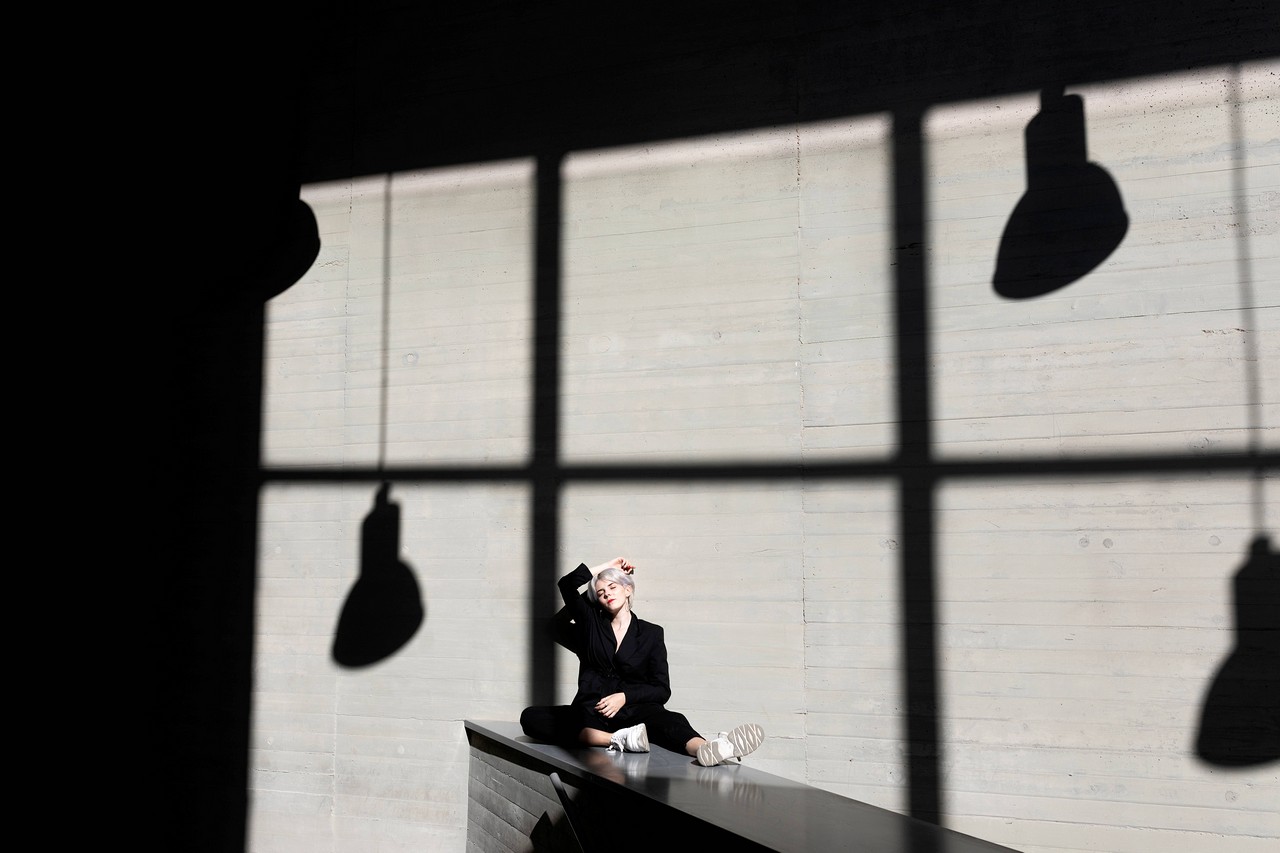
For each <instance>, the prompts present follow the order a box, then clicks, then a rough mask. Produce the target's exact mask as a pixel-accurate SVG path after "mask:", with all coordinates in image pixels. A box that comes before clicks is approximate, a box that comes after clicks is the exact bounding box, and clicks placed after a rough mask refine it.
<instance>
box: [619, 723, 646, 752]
mask: <svg viewBox="0 0 1280 853" xmlns="http://www.w3.org/2000/svg"><path fill="white" fill-rule="evenodd" d="M609 751H610V752H648V751H649V730H648V729H647V728H645V725H644V723H637V724H636V725H634V726H630V727H628V728H625V729H618V730H617V731H616V732H614V733H613V735H612V736H611V737H610V738H609Z"/></svg>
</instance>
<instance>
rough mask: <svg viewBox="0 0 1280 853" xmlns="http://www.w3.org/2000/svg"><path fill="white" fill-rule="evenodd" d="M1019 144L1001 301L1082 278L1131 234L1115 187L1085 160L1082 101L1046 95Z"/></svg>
mask: <svg viewBox="0 0 1280 853" xmlns="http://www.w3.org/2000/svg"><path fill="white" fill-rule="evenodd" d="M1025 139H1026V173H1027V191H1026V192H1025V193H1024V194H1023V195H1022V198H1020V199H1019V200H1018V203H1017V205H1016V206H1015V207H1014V209H1013V213H1012V214H1011V215H1010V217H1009V221H1008V223H1007V224H1006V225H1005V229H1004V234H1003V235H1002V236H1001V238H1000V250H999V254H998V256H997V258H996V269H995V275H994V277H993V281H992V283H993V285H994V287H995V291H996V293H998V294H999V295H1000V296H1003V297H1005V298H1006V299H1027V298H1030V297H1034V296H1043V295H1044V294H1046V293H1052V292H1053V291H1055V290H1058V289H1059V288H1062V287H1065V286H1066V285H1068V284H1071V283H1072V282H1073V281H1076V280H1077V279H1079V278H1082V277H1083V276H1085V275H1087V274H1088V273H1090V272H1092V271H1093V270H1094V269H1096V268H1097V267H1098V265H1099V264H1101V263H1102V262H1103V261H1104V260H1106V259H1107V257H1108V256H1109V255H1110V254H1111V253H1112V252H1114V251H1115V249H1116V247H1118V246H1119V245H1120V242H1121V241H1122V240H1123V239H1124V235H1125V233H1126V232H1127V231H1128V229H1129V217H1128V215H1127V214H1126V213H1125V209H1124V202H1123V200H1122V199H1121V197H1120V190H1119V189H1118V188H1117V187H1116V184H1115V181H1114V180H1112V178H1111V175H1110V174H1108V173H1107V171H1106V170H1105V169H1103V168H1102V167H1101V166H1099V165H1098V164H1096V163H1090V162H1089V161H1088V159H1087V150H1088V149H1087V146H1086V141H1085V124H1084V100H1083V98H1081V97H1080V96H1079V95H1066V94H1063V91H1062V89H1061V88H1060V87H1059V88H1049V89H1045V90H1044V91H1043V92H1041V95H1040V112H1039V113H1037V114H1036V116H1035V117H1034V118H1033V119H1031V121H1030V122H1029V123H1028V124H1027V129H1026V132H1025Z"/></svg>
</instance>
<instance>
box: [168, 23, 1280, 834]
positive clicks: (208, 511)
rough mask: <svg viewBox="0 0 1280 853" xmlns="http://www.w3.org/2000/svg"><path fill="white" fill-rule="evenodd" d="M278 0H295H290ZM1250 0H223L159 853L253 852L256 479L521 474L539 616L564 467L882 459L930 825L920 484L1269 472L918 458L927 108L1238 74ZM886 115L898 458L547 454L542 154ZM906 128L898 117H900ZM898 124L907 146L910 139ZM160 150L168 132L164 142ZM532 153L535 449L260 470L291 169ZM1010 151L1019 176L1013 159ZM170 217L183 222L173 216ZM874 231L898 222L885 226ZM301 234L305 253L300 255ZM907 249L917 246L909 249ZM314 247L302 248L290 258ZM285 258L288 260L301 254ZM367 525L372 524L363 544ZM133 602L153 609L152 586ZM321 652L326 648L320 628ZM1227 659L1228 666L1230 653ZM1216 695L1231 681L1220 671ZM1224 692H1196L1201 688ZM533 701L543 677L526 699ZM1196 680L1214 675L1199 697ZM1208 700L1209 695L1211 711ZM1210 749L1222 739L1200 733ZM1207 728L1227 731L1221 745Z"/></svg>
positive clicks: (829, 470) (189, 314)
mask: <svg viewBox="0 0 1280 853" xmlns="http://www.w3.org/2000/svg"><path fill="white" fill-rule="evenodd" d="M286 5H287V4H286ZM1276 25H1277V10H1276V8H1275V5H1274V3H1272V2H1270V0H1240V2H1230V3H1228V2H1221V3H1214V2H1209V3H1204V2H1191V0H1175V2H1170V3H1160V4H1155V3H1142V2H1135V3H1126V4H1115V3H1110V2H1103V0H1081V2H1079V3H1076V4H1072V5H1070V6H1062V5H1061V4H1030V5H1023V6H1018V7H1012V6H1010V5H1009V4H1005V3H995V2H979V3H976V4H943V3H926V2H911V0H907V2H900V3H894V4H854V3H834V2H832V3H824V2H816V0H815V2H790V3H782V4H759V5H751V4H745V5H744V4H742V3H740V2H728V0H707V1H706V2H696V3H681V4H676V3H672V2H664V1H663V0H660V2H658V3H656V4H648V5H645V6H641V7H634V8H627V9H621V10H614V11H613V12H611V13H610V14H607V15H606V14H600V15H588V14H586V13H584V12H583V10H581V9H574V8H568V7H567V6H566V7H561V6H556V5H552V6H547V5H546V4H520V3H512V2H510V0H478V2H475V3H471V4H416V3H403V2H395V0H371V2H369V3H365V4H361V5H359V6H354V5H349V4H345V3H333V2H329V3H319V4H310V5H308V6H306V7H301V6H299V7H296V8H291V9H285V10H281V15H280V17H279V19H278V20H277V21H275V22H274V23H268V22H264V21H263V20H262V16H261V15H260V14H258V13H256V12H255V13H254V14H249V13H248V12H247V10H246V9H245V8H240V7H238V6H234V5H233V6H232V7H229V8H224V9H221V10H220V11H219V12H218V13H217V14H216V15H215V16H214V18H213V19H212V20H210V21H209V22H208V25H207V26H206V27H205V28H204V31H203V40H202V41H201V42H200V43H199V44H198V45H197V46H195V47H193V48H192V49H191V50H190V51H187V52H186V53H185V54H183V55H182V57H181V60H182V62H180V64H179V67H178V68H176V69H166V71H170V70H172V71H173V72H174V74H175V75H176V79H177V80H178V81H179V82H180V83H181V84H183V86H184V88H183V89H182V99H183V103H184V109H186V110H187V114H186V115H185V116H180V117H179V118H178V119H175V121H177V122H179V125H180V126H178V127H177V129H176V131H175V133H174V135H173V137H172V140H174V141H175V145H174V146H173V147H174V148H175V149H176V150H177V152H178V153H177V155H176V157H177V161H178V163H177V168H176V169H175V171H174V174H173V185H172V188H171V195H170V196H168V197H166V198H163V199H161V200H160V207H161V212H162V214H164V215H165V216H166V217H169V218H171V219H173V218H180V224H179V225H178V226H177V227H176V228H175V229H174V230H175V231H181V232H182V233H180V234H175V235H172V236H173V239H170V240H168V243H169V244H170V245H169V246H168V247H167V249H168V251H167V252H166V254H165V256H164V257H165V258H166V260H165V261H164V262H162V263H161V264H159V265H158V271H157V274H156V276H155V279H156V281H155V286H154V290H153V291H151V293H150V295H151V297H152V298H153V299H154V302H155V304H156V306H157V307H158V310H159V311H160V312H161V316H160V319H158V320H148V321H147V322H148V324H151V325H156V326H163V328H160V329H159V332H160V334H159V335H158V336H157V342H158V343H160V344H161V347H160V353H161V355H160V358H162V359H165V360H166V362H167V366H169V367H170V371H169V372H168V373H166V374H165V375H164V376H162V377H160V378H159V379H158V380H157V382H156V385H155V387H154V388H153V389H149V390H153V391H154V394H155V396H156V397H158V398H159V399H161V400H163V401H164V402H165V403H166V404H169V411H168V412H167V413H166V415H165V417H164V419H163V420H162V422H161V424H160V427H159V430H160V431H163V432H164V433H165V437H166V438H167V439H168V440H169V442H171V443H172V444H173V445H174V446H175V447H176V450H175V452H174V454H173V455H172V456H169V457H166V460H168V459H172V460H173V464H171V465H170V466H169V469H170V470H169V471H168V472H167V477H168V479H167V480H166V482H165V484H164V486H165V487H164V488H163V489H162V491H161V493H162V494H165V495H170V496H172V500H171V501H170V502H169V503H170V505H169V506H168V507H166V510H167V511H168V513H170V514H171V515H166V516H165V517H164V518H162V520H161V523H162V526H163V527H164V528H165V530H166V532H172V533H173V535H174V538H175V540H176V547H175V548H172V549H170V550H168V551H167V552H166V553H167V554H176V555H177V557H176V559H174V560H171V561H167V562H166V564H165V565H164V566H163V574H162V575H159V576H160V577H162V578H163V579H162V580H161V581H160V583H161V588H162V592H163V595H162V597H163V599H164V601H163V603H162V607H161V608H160V612H161V614H162V615H161V618H160V628H161V630H160V634H159V637H158V638H157V640H158V645H160V646H161V648H162V649H163V651H162V653H161V654H160V655H159V656H158V663H159V665H158V681H159V684H160V687H159V691H160V693H161V694H162V696H161V702H160V703H159V714H158V715H159V716H160V718H161V719H162V731H161V736H160V737H159V738H158V741H159V742H160V743H161V747H160V750H161V752H162V767H163V776H164V779H165V782H166V784H165V785H164V788H165V793H166V798H165V800H164V801H163V802H162V803H161V804H160V805H159V806H158V808H159V810H160V811H161V812H162V814H163V818H162V819H163V820H165V821H166V823H167V828H168V829H169V833H168V835H167V837H166V838H165V840H164V844H163V845H162V846H163V847H164V848H165V849H169V850H186V851H192V853H196V852H197V851H206V850H207V851H226V853H239V852H240V851H243V850H244V849H245V832H246V815H247V790H248V788H247V786H248V773H249V758H248V755H249V731H250V712H249V709H250V699H251V689H252V664H253V630H254V613H253V608H254V590H255V582H256V581H255V578H256V559H257V553H258V545H259V543H258V542H257V538H256V537H257V526H258V508H257V507H258V500H259V493H260V489H261V487H262V485H263V484H264V483H268V482H271V483H305V482H318V481H335V480H337V481H347V482H356V481H367V482H369V483H382V482H401V483H407V482H414V483H422V482H461V481H468V480H473V481H476V480H492V481H498V480H501V481H506V482H510V481H513V480H516V481H520V482H524V483H527V484H529V485H530V487H531V503H532V508H531V513H532V517H533V530H532V534H531V536H532V552H533V553H532V555H531V559H532V563H531V571H532V573H533V588H534V589H535V590H538V591H539V593H538V594H539V595H541V594H543V593H542V592H541V591H542V590H545V596H546V597H545V599H538V600H537V601H535V604H534V611H535V612H533V613H532V614H531V616H532V617H533V618H534V621H535V622H538V621H539V620H540V619H543V618H547V617H549V616H550V615H551V614H552V613H553V612H554V610H555V593H556V590H555V583H554V581H555V578H556V577H557V576H558V574H559V572H560V571H561V570H562V568H563V567H562V566H559V565H557V560H558V550H559V548H558V538H559V509H560V494H561V489H562V487H563V484H564V483H565V482H567V481H569V480H572V479H574V478H578V479H583V480H596V481H603V480H609V481H611V482H617V483H619V484H624V485H625V484H626V483H628V482H636V483H642V482H652V481H656V480H664V479H665V480H689V481H695V480H701V479H708V480H712V479H719V480H725V481H729V480H734V479H743V478H748V479H768V480H781V479H786V478H796V477H810V478H813V477H825V478H841V479H846V480H848V481H849V482H851V483H853V482H857V481H859V480H861V479H864V478H867V477H883V476H891V477H896V478H899V479H900V480H901V482H902V485H903V491H902V494H903V499H902V501H903V502H902V507H901V511H902V516H903V517H902V520H901V521H902V525H903V535H904V538H905V540H906V543H907V544H906V548H905V550H904V553H903V556H902V560H903V562H902V568H901V571H902V574H901V577H902V582H903V596H904V605H905V607H906V610H905V613H906V619H905V624H904V628H903V630H904V643H906V646H907V650H906V651H907V657H906V664H905V670H906V671H905V672H904V679H905V681H906V686H907V690H908V695H909V706H910V707H909V708H908V709H907V713H908V715H909V716H908V729H909V740H910V743H909V744H908V748H909V749H910V750H911V752H912V755H913V756H914V755H917V754H918V755H919V756H920V758H919V759H916V758H912V759H911V760H910V779H909V784H910V789H911V792H910V802H911V811H912V813H913V814H915V815H917V816H921V817H928V818H932V817H933V816H934V815H937V814H942V813H944V812H945V810H944V809H943V808H942V790H941V788H942V784H941V780H940V779H939V777H938V773H937V767H938V754H939V753H940V751H941V750H942V749H943V747H944V745H942V744H940V743H939V742H938V736H937V732H938V730H939V714H940V713H941V709H940V708H939V707H938V704H937V688H936V678H937V674H936V671H935V670H936V662H935V661H936V655H937V650H936V640H935V635H936V625H935V622H934V616H933V610H934V607H935V603H934V601H933V596H934V593H933V584H934V583H935V578H934V569H935V567H934V557H933V553H934V550H935V547H936V544H935V542H934V541H933V540H934V538H935V534H936V530H935V527H936V521H935V518H934V514H935V508H934V505H933V498H932V489H933V488H934V487H935V485H936V483H937V482H938V480H939V478H941V477H947V476H969V475H973V476H1004V475H1008V476H1022V477H1027V476H1030V477H1035V476H1039V475H1045V474H1061V473H1063V472H1068V473H1071V472H1078V473H1081V474H1086V473H1114V472H1116V471H1150V472H1153V473H1164V472H1177V471H1193V470H1194V471H1221V470H1243V469H1244V468H1245V466H1246V465H1247V466H1249V469H1250V470H1253V469H1255V468H1256V469H1267V468H1276V467H1277V465H1278V464H1280V463H1278V462H1277V459H1276V457H1275V455H1274V454H1270V455H1268V454H1258V455H1255V456H1252V457H1250V458H1248V459H1245V458H1243V457H1241V456H1238V455H1235V454H1225V455H1224V454H1212V453H1207V454H1197V455H1195V456H1191V455H1188V456H1186V457H1176V456H1160V457H1153V458H1141V457H1134V456H1123V457H1118V458H1091V459H1088V460H1070V459H1068V460H1062V459H1039V460H1036V459H1033V460H1019V461H1016V462H999V461H997V462H992V463H990V464H988V463H987V462H985V461H981V460H979V461H970V462H964V461H961V462H951V463H946V464H939V463H937V462H936V461H935V460H933V459H932V458H931V456H930V452H929V446H930V440H931V439H930V431H929V420H930V407H929V399H928V382H927V381H926V380H927V379H928V378H929V377H928V375H927V372H926V369H925V367H924V366H923V365H925V364H927V356H928V340H927V334H928V329H927V328H926V327H925V319H924V318H925V315H924V297H925V281H924V272H923V270H924V267H923V260H922V258H921V257H920V255H921V254H922V253H925V252H927V251H928V248H929V247H928V235H927V234H925V233H924V229H923V225H922V224H921V221H920V212H919V211H918V210H912V209H911V206H912V205H918V204H921V203H922V202H923V198H924V188H925V187H926V186H927V184H928V176H927V175H926V174H925V172H924V166H923V162H922V158H921V155H920V153H919V147H920V142H919V139H918V127H919V121H920V118H919V117H920V116H921V115H923V114H924V113H925V112H926V111H927V109H928V108H929V107H931V106H933V105H936V104H943V103H947V102H953V101H958V100H965V99H973V98H989V97H993V96H997V95H1000V94H1003V93H1016V92H1027V91H1037V90H1039V89H1040V88H1041V87H1042V86H1043V84H1044V81H1045V80H1071V81H1074V82H1075V83H1076V84H1079V85H1085V84H1088V83H1091V82H1096V81H1104V80H1113V79H1122V78H1128V77H1139V76H1143V75H1149V74H1158V73H1162V72H1179V73H1182V72H1186V71H1188V70H1194V69H1198V68H1207V67H1214V66H1218V65H1224V64H1230V63H1243V62H1249V61H1253V60H1258V59H1262V58H1268V57H1274V56H1277V55H1280V45H1278V44H1277V42H1276V40H1275V37H1274V33H1275V31H1276V28H1277V27H1276ZM877 112H887V113H890V114H893V115H894V116H895V122H896V127H895V133H900V134H903V139H901V140H898V139H895V142H894V146H895V167H894V168H895V174H894V176H893V181H894V186H895V204H896V205H900V206H902V207H903V208H904V209H903V210H897V209H895V210H894V211H886V228H887V229H888V228H892V239H893V241H894V242H893V245H894V246H896V247H900V248H899V249H898V251H897V252H895V255H896V257H895V259H894V260H895V261H896V262H898V263H900V264H901V263H906V264H907V267H906V268H905V269H902V270H899V271H898V272H897V273H896V275H897V283H898V287H899V288H900V289H901V291H902V292H901V293H900V294H899V295H898V305H897V308H896V311H897V323H898V329H897V334H898V335H899V337H900V340H899V341H898V357H899V358H900V359H904V364H906V365H920V366H919V367H910V366H908V367H905V368H903V370H904V375H903V377H901V378H900V379H899V387H898V401H899V417H900V424H899V428H900V439H901V442H902V444H901V457H900V458H898V459H895V460H894V461H892V462H890V463H879V462H877V463H868V464H861V463H854V464H849V465H840V464H830V463H824V464H823V465H820V466H818V467H816V468H807V467H802V466H798V465H795V464H790V463H786V464H777V465H772V464H767V463H766V464H757V463H745V464H742V465H738V464H734V463H733V462H732V461H731V460H730V461H725V462H717V463H714V464H710V465H697V464H691V465H681V464H672V465H668V464H655V465H653V466H649V467H646V466H637V465H625V466H616V467H610V466H591V467H581V466H579V467H574V466H566V465H564V464H563V463H562V462H561V460H560V458H559V441H558V421H559V414H560V410H559V406H560V402H559V393H560V376H559V367H558V362H557V359H558V353H559V346H560V343H559V338H560V301H561V294H560V278H561V269H560V266H561V261H560V256H559V248H558V246H559V242H560V235H561V231H560V228H561V223H560V220H561V217H562V213H561V209H560V208H561V203H560V193H561V187H560V183H559V180H560V179H559V163H560V162H561V159H562V155H563V152H564V151H576V150H583V149H587V148H593V147H600V146H607V145H623V144H628V145H629V144H639V143H644V142H648V141H656V140H668V139H678V138H682V137H688V136H693V135H702V134H720V133H730V132H733V131H737V130H751V129H757V128H761V127H768V126H776V125H779V124H784V123H794V122H808V121H818V120H823V119H839V118H846V117H850V116H858V115H869V114H872V113H877ZM913 128H915V130H913ZM912 134H915V135H916V138H913V137H912ZM161 141H162V143H169V142H170V141H171V137H169V136H166V137H164V138H163V139H162V140H161ZM530 156H534V157H537V158H538V177H537V198H538V200H537V205H538V208H537V211H536V213H535V216H534V220H535V228H536V232H537V233H536V235H535V238H536V252H537V258H536V273H535V276H536V281H535V283H534V291H535V292H534V297H533V298H534V300H535V303H536V313H535V329H534V339H535V341H534V346H535V354H534V358H535V371H534V372H535V376H534V383H535V388H534V391H535V394H534V396H535V403H534V407H535V408H534V412H533V413H532V418H533V435H534V439H533V445H534V446H533V458H532V461H531V464H530V465H529V466H527V467H526V466H518V467H514V468H505V469H495V468H492V467H485V466H479V465H477V466H472V467H449V466H439V467H433V466H430V465H426V464H424V465H421V466H406V467H401V468H398V469H396V470H382V469H381V468H379V469H370V470H367V471H361V470H357V469H350V468H348V469H344V470H342V471H340V472H334V471H332V470H328V471H322V470H316V469H291V470H288V471H270V470H266V471H264V470H262V468H261V453H260V435H261V428H262V423H261V420H262V418H261V414H262V408H261V406H262V400H261V394H262V375H261V374H262V355H263V339H262V338H263V332H264V328H265V314H264V309H263V300H264V299H265V298H268V297H269V296H271V295H273V294H275V293H279V292H280V291H282V290H283V289H285V288H287V287H288V286H289V285H290V284H292V282H293V281H296V280H297V276H298V275H301V274H302V273H301V272H300V271H299V272H296V274H295V273H294V272H293V271H296V270H298V268H299V267H302V266H303V260H305V258H306V256H307V254H308V253H309V252H312V249H314V246H315V243H314V241H312V240H311V238H310V236H309V235H308V234H307V228H306V223H305V222H304V221H303V220H304V219H305V213H304V212H303V211H301V210H300V209H299V207H298V190H299V187H300V186H301V185H303V184H310V183H315V182H321V181H329V180H347V179H351V178H357V177H364V176H369V175H385V174H391V173H396V172H399V171H403V170H410V169H423V168H433V167H441V166H448V165H455V164H467V163H476V162H483V161H488V160H496V159H504V158H516V157H530ZM1028 166H1029V167H1030V164H1028ZM175 212H178V213H180V214H181V216H180V217H173V216H172V214H174V213H175ZM889 223H892V225H890V224H889ZM307 247H311V248H307ZM913 253H914V254H913ZM311 257H313V258H314V257H315V255H314V253H313V252H312V254H311ZM303 269H305V267H303ZM384 542H385V540H384ZM147 611H148V613H151V612H154V609H153V607H152V606H151V605H150V603H149V602H148V608H147ZM537 630H538V631H539V633H538V634H537V636H536V637H535V636H534V635H533V634H531V636H530V641H531V647H532V651H531V654H532V655H533V662H534V667H533V674H534V685H532V689H533V690H534V693H533V695H531V697H530V700H531V704H547V703H548V702H549V700H550V696H549V694H547V693H546V690H547V689H548V688H545V687H538V686H537V685H539V684H544V685H545V684H548V683H550V682H551V681H552V680H554V656H553V652H554V649H553V646H552V643H551V641H550V640H549V639H548V638H546V637H545V635H544V634H542V633H541V629H537ZM335 645H336V643H335ZM1224 672H1225V669H1224ZM1227 683H1238V680H1237V679H1234V678H1232V679H1227ZM1215 689H1216V688H1215ZM539 691H541V692H539ZM1212 693H1214V691H1211V694H1212ZM1207 704H1208V703H1207ZM1210 740H1211V741H1213V740H1215V738H1214V737H1211V738H1210ZM1217 741H1218V742H1219V743H1222V742H1223V740H1222V739H1221V738H1217Z"/></svg>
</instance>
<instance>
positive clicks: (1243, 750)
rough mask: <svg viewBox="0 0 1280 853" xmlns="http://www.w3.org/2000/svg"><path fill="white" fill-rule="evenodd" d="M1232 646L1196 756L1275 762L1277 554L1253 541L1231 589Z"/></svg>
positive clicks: (1279, 755)
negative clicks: (1233, 627)
mask: <svg viewBox="0 0 1280 853" xmlns="http://www.w3.org/2000/svg"><path fill="white" fill-rule="evenodd" d="M1231 597H1232V607H1233V610H1234V616H1235V645H1234V646H1233V648H1232V649H1231V653H1230V654H1229V655H1228V656H1227V659H1226V660H1225V661H1224V662H1223V663H1222V666H1221V667H1220V668H1219V669H1218V672H1217V674H1216V675H1214V677H1213V681H1212V682H1211V683H1210V685H1209V689H1208V691H1206V693H1205V697H1204V706H1203V708H1202V709H1201V716H1200V732H1199V735H1198V736H1197V738H1196V755H1198V756H1199V757H1200V758H1201V759H1202V760H1203V761H1205V762H1208V763H1209V764H1213V765H1217V766H1219V767H1250V766H1253V765H1256V764H1265V763H1267V762H1271V761H1280V552H1277V551H1274V550H1272V548H1271V542H1270V540H1269V539H1268V538H1267V537H1265V536H1259V537H1258V538H1257V539H1255V540H1254V541H1253V545H1252V547H1251V548H1250V550H1249V558H1248V559H1247V560H1245V563H1244V565H1243V566H1241V567H1240V570H1239V571H1238V572H1236V576H1235V578H1234V579H1233V581H1232V585H1231Z"/></svg>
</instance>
